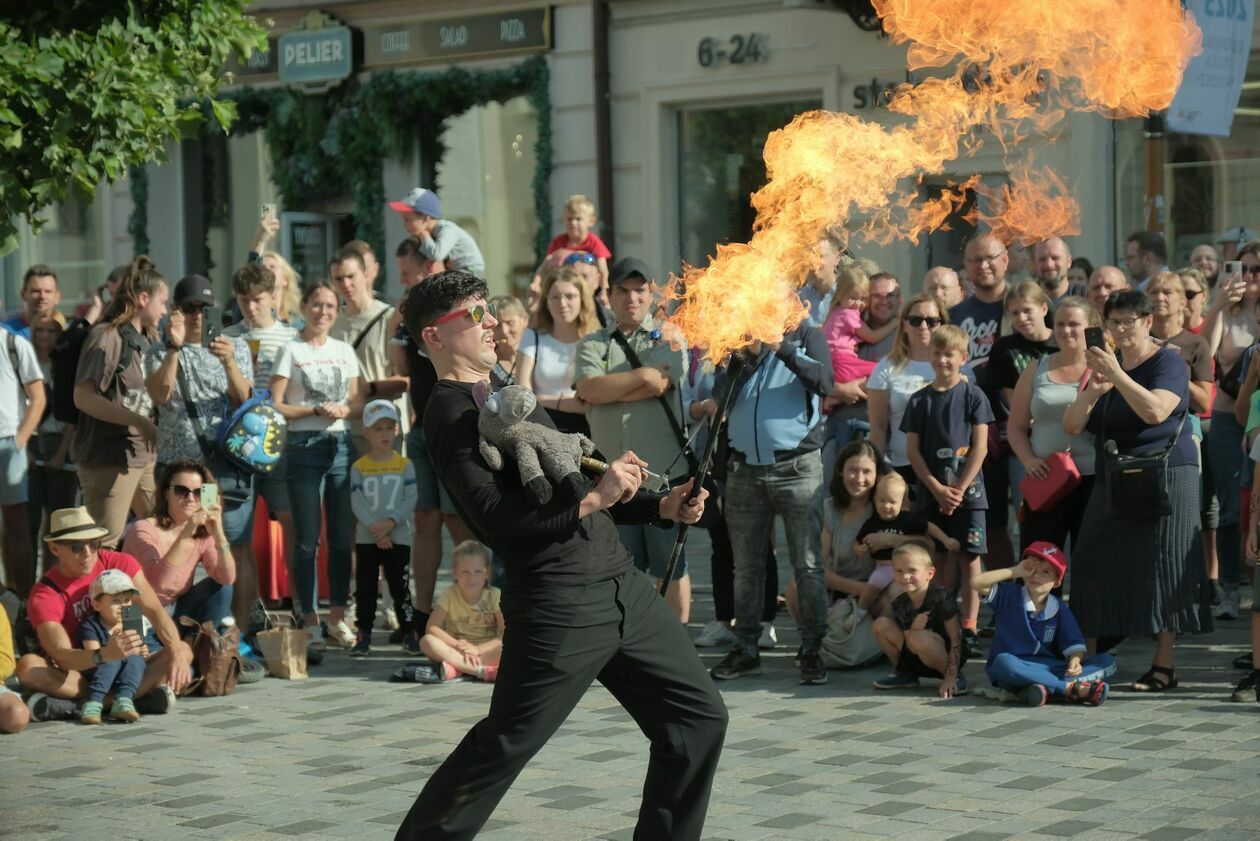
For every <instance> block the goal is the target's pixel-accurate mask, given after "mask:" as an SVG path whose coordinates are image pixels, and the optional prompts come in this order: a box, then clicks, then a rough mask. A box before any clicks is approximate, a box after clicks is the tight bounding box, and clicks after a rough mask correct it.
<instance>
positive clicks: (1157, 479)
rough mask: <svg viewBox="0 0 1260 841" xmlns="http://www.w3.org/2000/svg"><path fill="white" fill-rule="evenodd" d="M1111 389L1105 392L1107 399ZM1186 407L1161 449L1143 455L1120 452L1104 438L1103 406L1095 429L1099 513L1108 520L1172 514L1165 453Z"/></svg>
mask: <svg viewBox="0 0 1260 841" xmlns="http://www.w3.org/2000/svg"><path fill="white" fill-rule="evenodd" d="M1112 394H1114V392H1108V393H1107V396H1106V398H1104V399H1106V400H1110V399H1111V396H1112ZM1189 413H1190V412H1189V409H1188V408H1187V410H1186V411H1185V412H1183V413H1182V415H1181V421H1180V422H1179V423H1178V424H1177V429H1176V431H1175V432H1173V435H1172V438H1170V439H1169V440H1168V443H1167V444H1166V445H1165V446H1164V448H1163V449H1162V450H1156V451H1155V452H1153V453H1147V454H1145V455H1124V454H1122V453H1120V451H1119V449H1118V448H1117V447H1116V442H1115V441H1110V440H1107V437H1106V434H1107V406H1105V405H1104V406H1103V423H1102V429H1100V430H1099V433H1098V438H1097V443H1098V445H1099V446H1098V453H1099V454H1100V455H1101V456H1102V463H1103V494H1104V497H1103V499H1104V507H1103V513H1104V514H1105V515H1106V517H1107V518H1108V519H1112V518H1118V519H1127V520H1157V519H1159V518H1160V517H1166V516H1168V515H1169V514H1171V513H1172V496H1171V494H1170V493H1169V490H1168V456H1169V455H1170V454H1171V453H1172V450H1173V447H1175V446H1176V445H1177V439H1178V438H1180V437H1181V430H1182V428H1183V427H1184V426H1185V424H1186V415H1188V414H1189Z"/></svg>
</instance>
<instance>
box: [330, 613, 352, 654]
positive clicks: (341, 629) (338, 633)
mask: <svg viewBox="0 0 1260 841" xmlns="http://www.w3.org/2000/svg"><path fill="white" fill-rule="evenodd" d="M328 637H329V638H330V639H331V640H332V642H333V644H334V645H339V646H341V647H342V648H352V647H353V646H354V644H355V643H356V642H358V637H356V636H355V633H354V631H353V630H351V628H350V626H349V625H347V624H346V620H344V619H342V620H340V621H337V622H330V623H329V625H328Z"/></svg>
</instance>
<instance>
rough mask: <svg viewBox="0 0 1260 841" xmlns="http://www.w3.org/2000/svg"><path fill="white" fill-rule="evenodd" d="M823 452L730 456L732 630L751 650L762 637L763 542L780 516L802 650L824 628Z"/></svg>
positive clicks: (814, 646)
mask: <svg viewBox="0 0 1260 841" xmlns="http://www.w3.org/2000/svg"><path fill="white" fill-rule="evenodd" d="M822 505H823V469H822V456H821V455H820V453H819V452H818V451H817V450H815V451H813V452H810V453H805V454H804V455H800V456H797V457H796V458H794V459H789V460H788V461H782V462H779V463H778V464H761V465H758V464H745V463H742V462H739V461H737V460H735V459H732V460H731V463H730V467H729V470H728V472H727V480H726V526H727V530H728V531H729V532H730V536H731V550H732V552H733V554H734V556H735V634H736V636H738V637H739V641H740V644H742V645H743V647H744V649H745V650H746V651H748V652H749V653H750V654H751V653H755V652H756V650H757V639H758V638H759V637H760V636H761V605H762V599H763V598H764V596H765V562H766V541H767V540H768V539H769V537H770V535H771V534H772V533H773V529H774V518H775V515H778V516H780V517H782V518H783V528H784V531H785V532H786V533H787V544H788V556H789V557H790V558H791V561H792V569H793V573H794V575H795V578H796V592H797V599H798V601H799V604H800V613H799V615H798V616H799V618H798V619H797V629H798V630H799V631H800V635H801V643H802V644H803V645H804V647H805V649H806V650H810V649H817V648H818V644H819V643H820V642H821V641H822V638H823V635H824V634H825V633H826V631H827V586H826V584H825V583H824V581H823V568H822V543H821V535H822Z"/></svg>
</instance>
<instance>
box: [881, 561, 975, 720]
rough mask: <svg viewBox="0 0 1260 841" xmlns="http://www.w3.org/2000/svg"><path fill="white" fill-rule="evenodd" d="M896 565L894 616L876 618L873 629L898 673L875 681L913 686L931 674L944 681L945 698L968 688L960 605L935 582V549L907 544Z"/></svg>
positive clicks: (889, 686) (883, 684)
mask: <svg viewBox="0 0 1260 841" xmlns="http://www.w3.org/2000/svg"><path fill="white" fill-rule="evenodd" d="M892 566H893V574H894V579H893V580H894V582H895V583H896V584H897V585H898V586H900V587H901V590H902V593H901V595H900V596H898V597H897V598H895V599H893V603H892V615H891V616H881V617H879V618H878V619H876V620H875V624H874V625H873V626H872V627H871V630H872V631H873V633H874V634H875V641H876V642H878V643H879V647H880V648H882V649H883V650H884V654H886V655H887V656H888V659H889V661H891V662H892V664H893V669H894V670H895V671H894V672H893V673H892V674H890V675H887V676H886V677H882V678H880V679H879V680H877V681H875V688H876V689H911V688H913V687H916V686H918V685H919V678H921V677H928V678H940V679H941V685H940V689H939V690H938V692H939V694H940V696H941V697H942V698H952V697H953V696H955V695H959V694H962V693H964V692H966V691H967V681H966V679H965V678H963V676H962V666H963V663H964V662H965V661H966V654H967V652H966V650H965V649H964V648H963V645H962V627H961V626H960V625H959V622H958V604H957V602H956V601H955V600H954V597H953V596H952V595H950V593H949V591H948V590H946V589H945V588H944V587H942V586H941V585H940V584H937V583H936V582H935V581H933V580H932V579H933V578H934V576H935V575H936V568H935V567H934V566H932V554H931V552H929V551H928V549H927V547H926V546H924V545H923V544H922V543H903V544H902V545H901V546H898V547H897V548H896V549H894V550H893V556H892Z"/></svg>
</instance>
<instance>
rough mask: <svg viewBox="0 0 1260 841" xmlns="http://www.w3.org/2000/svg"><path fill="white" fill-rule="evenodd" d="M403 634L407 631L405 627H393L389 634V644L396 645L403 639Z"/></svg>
mask: <svg viewBox="0 0 1260 841" xmlns="http://www.w3.org/2000/svg"><path fill="white" fill-rule="evenodd" d="M405 636H407V631H406V629H405V628H395V629H394V630H393V631H391V632H390V634H389V644H390V645H398V644H399V643H400V642H402V641H403V637H405Z"/></svg>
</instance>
